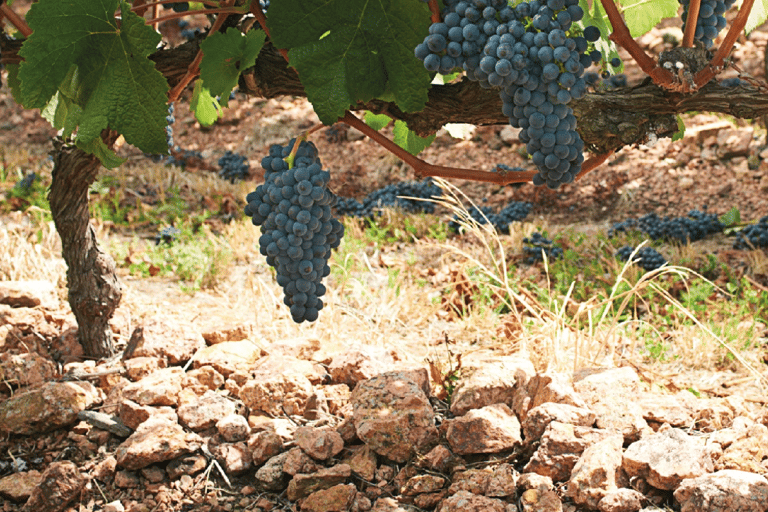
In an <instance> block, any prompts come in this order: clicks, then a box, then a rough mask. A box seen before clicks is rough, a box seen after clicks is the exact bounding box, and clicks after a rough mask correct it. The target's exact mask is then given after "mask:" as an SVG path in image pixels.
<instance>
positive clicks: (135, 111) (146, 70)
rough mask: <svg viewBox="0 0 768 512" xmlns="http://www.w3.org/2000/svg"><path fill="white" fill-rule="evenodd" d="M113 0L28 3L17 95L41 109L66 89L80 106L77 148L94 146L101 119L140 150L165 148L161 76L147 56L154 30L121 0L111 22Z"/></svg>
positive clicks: (157, 39) (165, 86)
mask: <svg viewBox="0 0 768 512" xmlns="http://www.w3.org/2000/svg"><path fill="white" fill-rule="evenodd" d="M117 7H118V0H69V1H67V2H61V1H59V0H40V1H39V2H37V3H34V4H33V5H32V7H31V8H30V10H29V13H28V14H27V18H26V20H27V23H28V24H29V26H30V27H31V28H32V30H33V31H34V32H33V33H32V35H31V36H30V37H29V38H28V39H27V40H26V41H25V42H24V45H23V46H22V48H21V50H20V51H19V55H21V56H22V57H23V58H24V62H22V64H21V66H20V68H19V75H18V79H19V82H20V97H21V98H20V99H21V100H22V104H23V105H24V107H26V108H39V109H44V108H45V107H46V105H47V104H48V103H50V102H51V101H52V100H55V99H54V96H56V95H57V94H59V93H60V92H62V91H63V90H65V89H66V90H67V93H66V94H64V96H66V97H67V98H68V101H71V102H72V104H73V105H76V106H77V107H79V108H80V109H82V112H81V113H80V114H79V124H78V129H77V136H76V139H75V142H76V143H77V144H78V146H80V147H81V148H83V149H85V148H91V149H94V150H96V149H99V150H100V148H99V146H98V144H93V141H94V140H95V139H96V138H99V137H100V135H101V131H102V130H103V129H105V128H107V127H109V128H111V129H113V130H116V131H117V132H118V133H120V134H122V135H123V137H124V138H125V140H126V142H128V143H130V144H133V145H134V146H136V147H138V148H139V149H141V150H142V151H144V152H146V153H167V151H168V147H167V144H166V141H165V130H164V128H165V124H166V122H165V116H166V115H167V106H166V99H167V92H168V84H167V82H166V80H165V78H163V75H162V74H161V73H160V72H159V71H157V70H156V69H155V66H154V63H153V62H152V61H150V60H149V59H148V58H147V56H148V55H149V54H150V53H152V52H154V51H155V50H156V49H157V45H158V43H159V42H160V37H161V36H160V34H158V33H157V32H155V31H154V30H152V28H151V27H149V26H148V25H146V24H145V22H144V19H142V18H140V17H139V16H137V15H136V14H134V13H132V12H131V10H130V5H128V4H127V3H125V2H121V3H120V9H121V12H122V15H121V20H120V21H119V22H118V20H117V19H115V10H116V9H117ZM59 99H60V98H59ZM105 147H106V146H105ZM100 152H101V151H100ZM97 156H98V154H97ZM102 161H103V159H102Z"/></svg>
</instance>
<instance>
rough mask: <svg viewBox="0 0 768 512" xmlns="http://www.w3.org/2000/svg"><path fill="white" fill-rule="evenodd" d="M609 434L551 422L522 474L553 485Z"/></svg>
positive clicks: (563, 478)
mask: <svg viewBox="0 0 768 512" xmlns="http://www.w3.org/2000/svg"><path fill="white" fill-rule="evenodd" d="M526 421H527V420H526ZM610 435H611V432H610V431H608V430H601V429H594V428H589V427H575V426H573V425H571V424H569V423H560V422H559V421H553V422H551V423H550V424H549V425H548V426H547V428H546V430H544V434H543V435H542V436H541V443H540V444H539V447H538V449H537V450H536V452H535V453H534V454H533V456H532V457H531V458H530V460H529V461H528V464H526V466H525V468H524V469H523V471H524V472H526V473H537V474H539V475H543V476H548V477H550V478H551V479H552V480H553V481H555V482H562V481H565V480H568V478H570V476H571V471H572V470H573V468H574V466H575V465H576V463H577V462H578V460H579V457H580V456H581V454H582V453H583V452H584V450H586V449H587V447H589V446H591V445H593V444H595V443H597V442H599V441H602V440H604V439H606V438H607V437H609V436H610Z"/></svg>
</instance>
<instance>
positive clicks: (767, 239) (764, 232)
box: [733, 216, 768, 250]
mask: <svg viewBox="0 0 768 512" xmlns="http://www.w3.org/2000/svg"><path fill="white" fill-rule="evenodd" d="M758 247H768V216H766V217H763V218H761V219H760V220H759V221H758V223H757V224H752V225H750V226H747V227H745V228H744V229H742V230H741V231H739V232H738V234H737V235H736V241H735V242H734V243H733V248H734V249H740V250H750V249H755V248H758Z"/></svg>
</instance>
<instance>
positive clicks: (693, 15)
mask: <svg viewBox="0 0 768 512" xmlns="http://www.w3.org/2000/svg"><path fill="white" fill-rule="evenodd" d="M700 9H701V0H690V4H688V19H687V20H686V22H685V34H683V47H685V48H693V38H694V36H695V35H696V25H698V21H699V10H700Z"/></svg>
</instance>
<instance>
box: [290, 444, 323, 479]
mask: <svg viewBox="0 0 768 512" xmlns="http://www.w3.org/2000/svg"><path fill="white" fill-rule="evenodd" d="M285 455H286V456H285V461H284V462H283V472H284V473H287V474H289V475H291V476H295V475H298V474H300V473H314V472H316V471H319V470H320V469H321V467H322V466H320V465H319V464H318V463H317V462H316V461H315V459H313V458H312V457H310V456H309V455H307V454H306V453H304V450H302V449H301V448H299V447H298V446H296V447H294V448H291V449H290V450H288V451H287V452H286V454H285Z"/></svg>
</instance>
